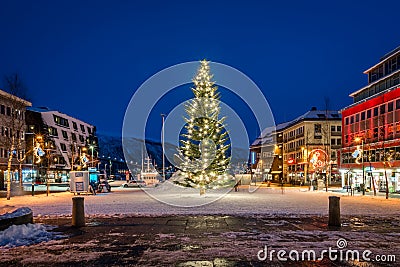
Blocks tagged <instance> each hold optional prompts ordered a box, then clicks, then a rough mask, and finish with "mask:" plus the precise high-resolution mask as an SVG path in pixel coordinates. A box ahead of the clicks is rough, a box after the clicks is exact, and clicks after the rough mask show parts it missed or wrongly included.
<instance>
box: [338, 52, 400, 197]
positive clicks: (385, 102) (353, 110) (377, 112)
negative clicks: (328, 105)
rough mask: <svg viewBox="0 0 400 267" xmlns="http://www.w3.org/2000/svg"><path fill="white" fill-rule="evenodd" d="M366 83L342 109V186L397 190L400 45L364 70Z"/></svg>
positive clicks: (399, 169)
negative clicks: (352, 101) (349, 103)
mask: <svg viewBox="0 0 400 267" xmlns="http://www.w3.org/2000/svg"><path fill="white" fill-rule="evenodd" d="M364 73H365V74H367V75H368V85H366V86H364V87H363V88H361V89H359V90H357V91H356V92H354V93H352V94H350V96H351V97H353V100H354V103H353V104H352V105H350V106H348V107H346V108H344V109H343V110H342V129H343V131H342V139H343V145H342V152H341V166H340V170H341V174H342V185H343V186H345V185H352V186H354V187H356V188H358V187H359V188H361V190H362V188H363V185H365V188H366V190H373V189H374V187H375V189H376V190H377V191H378V190H380V191H385V190H386V181H387V182H388V185H389V192H395V191H399V190H400V79H399V75H400V47H398V48H397V49H395V50H393V51H392V52H390V53H388V54H386V55H385V56H383V57H382V58H381V59H380V61H379V63H377V64H376V65H374V66H372V67H371V68H369V69H368V70H366V71H365V72H364Z"/></svg>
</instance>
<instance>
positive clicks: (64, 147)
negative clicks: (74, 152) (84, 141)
mask: <svg viewBox="0 0 400 267" xmlns="http://www.w3.org/2000/svg"><path fill="white" fill-rule="evenodd" d="M60 145H61V150H62V151H63V152H66V151H67V146H66V145H65V144H64V143H60Z"/></svg>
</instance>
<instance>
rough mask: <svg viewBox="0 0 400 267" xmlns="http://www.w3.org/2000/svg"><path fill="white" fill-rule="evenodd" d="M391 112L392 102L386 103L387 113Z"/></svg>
mask: <svg viewBox="0 0 400 267" xmlns="http://www.w3.org/2000/svg"><path fill="white" fill-rule="evenodd" d="M392 111H393V102H389V103H388V112H392Z"/></svg>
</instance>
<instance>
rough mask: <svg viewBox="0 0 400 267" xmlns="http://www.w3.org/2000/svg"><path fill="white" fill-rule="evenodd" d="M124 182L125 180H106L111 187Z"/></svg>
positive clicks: (118, 185)
mask: <svg viewBox="0 0 400 267" xmlns="http://www.w3.org/2000/svg"><path fill="white" fill-rule="evenodd" d="M125 183H126V180H108V184H109V185H110V186H111V187H120V186H122V185H123V184H125Z"/></svg>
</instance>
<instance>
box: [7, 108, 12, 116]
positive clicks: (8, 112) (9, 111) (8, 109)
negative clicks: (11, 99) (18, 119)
mask: <svg viewBox="0 0 400 267" xmlns="http://www.w3.org/2000/svg"><path fill="white" fill-rule="evenodd" d="M6 113H7V116H11V108H10V107H7V112H6Z"/></svg>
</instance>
